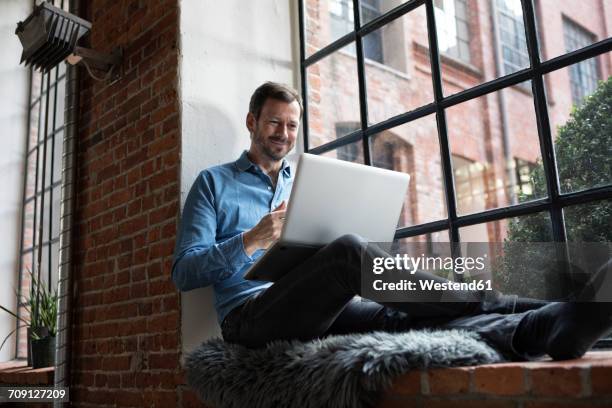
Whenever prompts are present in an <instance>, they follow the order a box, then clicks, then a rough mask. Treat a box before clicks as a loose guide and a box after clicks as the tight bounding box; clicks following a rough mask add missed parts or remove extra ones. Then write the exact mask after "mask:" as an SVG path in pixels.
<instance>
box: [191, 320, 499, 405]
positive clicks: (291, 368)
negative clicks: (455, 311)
mask: <svg viewBox="0 0 612 408" xmlns="http://www.w3.org/2000/svg"><path fill="white" fill-rule="evenodd" d="M500 361H503V357H502V356H501V355H500V354H499V353H498V352H497V351H495V350H494V349H493V348H491V347H490V346H489V345H487V344H486V343H485V342H484V341H482V340H481V339H480V338H479V337H478V335H477V334H475V333H472V332H468V331H462V330H415V331H409V332H403V333H386V332H373V333H367V334H351V335H338V336H329V337H326V338H323V339H317V340H312V341H309V342H299V341H277V342H273V343H270V344H268V345H267V346H266V347H265V348H261V349H248V348H246V347H243V346H240V345H237V344H231V343H226V342H224V341H223V340H221V339H212V340H208V341H206V342H204V343H202V344H201V345H200V346H199V347H197V348H196V349H195V350H194V351H193V352H191V353H189V355H188V356H187V359H186V369H187V382H188V384H189V385H190V386H191V387H192V388H193V389H194V390H196V392H197V393H198V394H199V396H200V398H201V399H202V401H204V402H205V403H206V404H207V405H209V406H210V407H211V408H245V407H254V408H280V407H300V408H310V407H313V408H314V407H317V408H318V407H355V408H361V407H373V406H375V405H376V403H377V401H378V399H379V397H380V396H381V394H382V393H383V392H384V391H385V389H387V388H388V387H389V386H390V385H391V384H392V382H393V379H394V378H395V377H397V376H399V375H401V374H403V373H406V372H407V371H410V370H415V369H426V368H431V367H456V366H470V365H477V364H489V363H495V362H500Z"/></svg>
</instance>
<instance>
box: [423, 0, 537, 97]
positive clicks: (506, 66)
mask: <svg viewBox="0 0 612 408" xmlns="http://www.w3.org/2000/svg"><path fill="white" fill-rule="evenodd" d="M434 4H435V10H434V11H435V18H436V30H437V35H438V47H439V50H440V55H441V58H440V60H441V62H442V65H441V69H442V80H443V84H442V85H443V88H444V93H445V94H446V95H450V94H454V93H457V92H460V91H463V90H465V89H468V88H471V87H473V86H476V85H479V84H481V83H483V82H489V81H491V80H493V79H496V78H499V77H501V76H504V75H509V74H512V73H514V72H516V71H519V70H521V69H524V68H527V67H529V55H528V53H527V42H526V39H525V25H524V21H523V11H522V7H521V1H520V0H492V1H491V2H487V5H488V6H484V3H483V4H481V3H479V2H475V1H467V0H439V1H436V2H434ZM484 21H486V22H487V23H488V22H491V24H483V23H482V22H484Z"/></svg>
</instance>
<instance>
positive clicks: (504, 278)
mask: <svg viewBox="0 0 612 408" xmlns="http://www.w3.org/2000/svg"><path fill="white" fill-rule="evenodd" d="M459 234H460V236H461V241H462V242H466V243H467V242H470V243H471V242H476V243H478V242H489V243H490V245H489V248H488V249H487V252H488V256H487V257H486V260H485V264H486V270H488V271H490V275H491V276H490V278H491V279H492V286H493V287H494V288H495V289H497V290H500V291H502V292H504V293H508V294H517V295H519V296H526V297H532V298H541V299H554V298H556V296H558V293H559V290H560V288H559V285H558V273H557V272H558V271H556V270H555V269H554V266H555V262H554V260H555V258H556V254H555V247H554V245H552V244H551V245H543V244H537V243H542V242H551V241H552V239H553V238H552V225H551V221H550V216H549V214H548V213H547V212H546V213H544V212H542V213H537V214H533V215H527V216H522V217H515V218H510V219H504V220H499V221H493V222H488V223H485V224H477V225H471V226H469V227H464V228H460V229H459ZM518 243H521V244H518ZM532 243H536V244H532ZM476 245H478V244H476ZM466 279H467V280H468V281H469V279H470V276H466Z"/></svg>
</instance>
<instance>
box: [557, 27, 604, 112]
mask: <svg viewBox="0 0 612 408" xmlns="http://www.w3.org/2000/svg"><path fill="white" fill-rule="evenodd" d="M563 38H564V40H565V50H566V51H567V52H572V51H576V50H579V49H580V48H583V47H586V46H587V45H590V44H592V43H594V42H595V36H594V35H593V34H591V33H590V32H588V31H587V30H585V29H584V28H582V27H580V26H579V25H578V24H576V23H574V22H573V21H571V20H569V19H568V18H565V17H564V18H563ZM569 74H570V85H571V88H572V100H573V101H574V104H576V105H580V104H581V103H582V100H583V99H584V98H585V97H586V96H589V95H591V94H592V93H593V92H594V91H595V89H596V88H597V80H598V79H599V74H598V69H597V60H596V59H595V58H590V59H587V60H584V61H581V62H579V63H577V64H574V65H572V66H571V67H570V70H569Z"/></svg>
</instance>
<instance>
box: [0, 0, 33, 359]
mask: <svg viewBox="0 0 612 408" xmlns="http://www.w3.org/2000/svg"><path fill="white" fill-rule="evenodd" d="M31 4H32V2H31V1H24V0H2V1H1V2H0V50H2V58H0V129H2V132H1V133H0V231H1V234H2V245H0V282H2V283H1V284H0V304H1V305H3V306H5V307H8V308H9V309H11V310H15V309H16V303H17V299H16V298H15V294H14V291H13V289H14V288H16V287H17V282H18V279H17V268H18V263H17V262H18V252H19V241H20V239H21V238H20V236H21V199H22V194H23V161H24V158H25V149H26V132H27V127H26V125H27V114H28V109H27V105H28V75H29V70H28V69H26V68H24V67H23V66H19V60H20V58H21V50H22V49H21V44H20V42H19V39H18V38H17V36H16V35H15V28H16V27H17V22H18V21H23V20H24V19H25V18H26V17H27V16H28V14H29V13H30V11H31ZM14 327H15V320H14V319H13V318H11V317H10V316H9V315H8V314H7V313H4V312H2V311H0V343H1V342H2V340H4V337H5V336H6V335H7V334H8V333H10V331H11V330H13V329H14ZM14 355H15V338H14V337H13V338H12V339H11V340H9V341H8V342H7V344H5V345H4V347H3V348H2V349H1V350H0V362H1V361H7V360H10V359H12V358H13V357H14Z"/></svg>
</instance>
